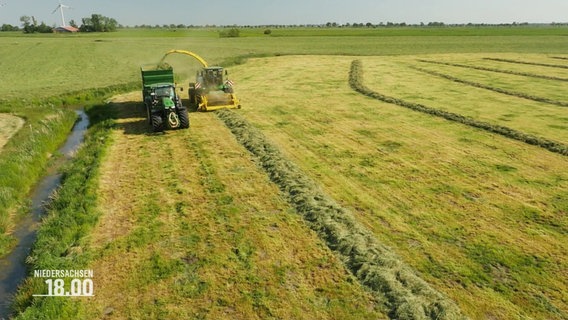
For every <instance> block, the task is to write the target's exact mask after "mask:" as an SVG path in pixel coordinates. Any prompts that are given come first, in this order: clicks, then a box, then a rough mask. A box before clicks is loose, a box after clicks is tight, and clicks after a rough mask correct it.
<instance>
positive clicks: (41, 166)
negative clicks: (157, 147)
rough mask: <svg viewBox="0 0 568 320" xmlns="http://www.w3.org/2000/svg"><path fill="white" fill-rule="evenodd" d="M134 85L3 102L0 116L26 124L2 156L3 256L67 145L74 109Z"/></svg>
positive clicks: (0, 247)
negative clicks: (59, 150)
mask: <svg viewBox="0 0 568 320" xmlns="http://www.w3.org/2000/svg"><path fill="white" fill-rule="evenodd" d="M133 86H134V84H133V83H128V84H122V85H114V86H108V87H104V88H97V89H91V90H78V91H72V92H68V93H66V94H63V95H58V96H53V97H50V98H45V99H29V100H26V99H23V100H10V101H0V114H2V113H10V114H12V115H14V116H17V117H19V118H21V119H23V120H24V121H25V125H24V126H23V127H22V128H21V129H20V130H18V131H17V132H16V133H15V134H14V135H13V136H12V138H11V139H10V140H9V141H8V142H7V144H6V145H5V146H4V148H3V149H2V152H1V153H0V256H3V255H5V254H7V253H8V252H9V251H10V248H11V247H12V246H14V245H15V244H16V243H15V240H14V238H13V237H12V236H11V235H10V233H11V232H12V229H13V227H14V225H15V224H16V223H17V221H18V215H19V214H26V213H27V212H28V210H29V208H28V206H29V205H28V203H27V201H26V197H27V196H28V194H29V193H30V191H31V190H32V188H33V186H34V185H35V184H36V183H37V182H38V180H39V179H40V177H41V176H42V175H43V174H44V173H45V172H46V170H47V168H48V167H49V163H50V161H51V160H52V159H54V158H57V157H58V156H59V155H57V154H56V150H57V148H58V147H59V146H60V145H62V144H63V143H64V142H65V139H66V138H67V135H68V134H69V132H70V130H71V129H72V128H73V124H74V122H75V121H76V120H77V115H76V114H75V112H74V111H73V110H72V106H77V105H83V104H89V103H91V104H92V103H93V101H97V100H101V101H102V100H104V97H107V96H109V95H111V94H112V93H114V92H119V91H124V90H128V89H130V88H132V87H133Z"/></svg>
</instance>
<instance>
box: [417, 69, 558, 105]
mask: <svg viewBox="0 0 568 320" xmlns="http://www.w3.org/2000/svg"><path fill="white" fill-rule="evenodd" d="M411 68H412V69H414V70H416V71H420V72H423V73H426V74H429V75H432V76H435V77H439V78H443V79H446V80H450V81H453V82H456V83H461V84H465V85H468V86H472V87H475V88H480V89H485V90H489V91H494V92H497V93H501V94H506V95H508V96H513V97H517V98H522V99H527V100H532V101H536V102H542V103H546V104H551V105H555V106H559V107H568V103H566V102H562V101H556V100H552V99H548V98H543V97H537V96H532V95H530V94H525V93H522V92H515V91H509V90H505V89H501V88H497V87H493V86H488V85H485V84H482V83H479V82H473V81H468V80H464V79H460V78H456V77H453V76H450V75H447V74H444V73H440V72H436V71H431V70H426V69H423V68H419V67H411Z"/></svg>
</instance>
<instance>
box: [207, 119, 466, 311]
mask: <svg viewBox="0 0 568 320" xmlns="http://www.w3.org/2000/svg"><path fill="white" fill-rule="evenodd" d="M217 115H218V116H219V118H220V119H221V120H223V121H224V122H225V124H226V125H227V127H229V128H230V130H231V131H232V132H233V134H234V135H235V136H236V138H237V140H238V141H239V142H240V143H241V144H243V145H244V146H245V148H247V149H248V150H249V151H250V152H251V153H252V154H253V155H254V156H255V157H256V158H257V159H258V160H259V162H260V165H261V166H262V167H263V168H264V170H265V171H266V172H267V174H268V175H269V177H270V179H271V180H272V181H273V182H274V183H276V184H277V185H278V186H279V188H280V189H281V191H282V192H283V193H284V194H285V195H286V197H287V198H288V201H289V202H290V203H291V204H292V205H293V207H294V208H295V209H296V210H297V211H298V212H299V213H300V214H301V215H302V216H303V217H304V218H305V219H306V220H307V221H308V223H309V225H310V227H311V228H312V229H313V230H314V231H316V232H317V234H318V235H319V236H320V237H321V238H322V239H324V240H325V242H326V243H327V245H328V246H329V247H330V248H331V249H332V250H333V251H334V252H336V253H337V254H338V255H339V256H340V257H341V259H342V260H343V262H344V263H345V265H346V266H347V268H348V269H349V270H350V271H351V272H352V273H353V274H354V275H355V276H356V277H357V279H358V280H359V281H360V282H361V283H362V284H363V285H365V286H366V287H367V288H369V289H370V290H371V291H372V292H373V294H374V295H375V296H376V297H377V298H378V299H379V300H380V301H382V302H383V303H384V304H385V305H386V307H387V308H388V309H389V310H390V313H389V316H390V317H391V318H393V319H465V316H463V315H462V313H461V311H460V310H459V308H458V307H457V306H456V305H455V303H454V302H453V301H451V300H449V299H448V298H446V297H444V296H443V295H442V294H440V293H439V292H437V291H436V290H434V289H433V288H432V287H430V286H429V285H428V284H427V283H426V282H425V281H424V280H422V279H421V278H420V277H418V276H417V275H416V273H415V272H414V271H413V270H412V269H411V268H410V267H408V266H407V265H406V264H405V263H404V262H403V261H401V259H400V257H398V256H397V255H396V254H395V253H394V252H393V251H392V250H391V249H390V248H388V247H386V246H384V245H382V244H380V243H378V241H377V240H376V239H375V237H374V236H373V235H372V234H371V233H370V232H369V231H367V230H366V229H365V228H364V227H362V226H361V225H360V224H359V223H358V222H357V221H356V219H355V218H354V217H353V215H352V213H351V212H349V211H347V210H346V209H345V208H342V207H341V206H340V205H338V204H337V203H336V202H335V201H334V200H333V199H331V198H330V197H329V196H327V195H326V194H325V193H324V192H323V191H322V190H321V189H320V187H319V186H318V185H317V184H316V183H315V182H314V181H313V180H311V179H310V178H308V177H307V176H306V175H305V174H304V173H303V172H302V171H301V170H300V169H299V168H298V167H297V166H296V165H295V164H293V163H292V162H290V161H289V160H287V159H285V158H284V156H283V155H282V153H281V152H280V151H279V150H278V149H277V148H275V147H274V146H273V145H272V144H271V143H270V142H269V141H268V140H267V139H266V138H265V137H264V135H263V134H262V133H261V132H260V131H259V130H258V129H256V128H254V127H253V126H252V125H250V124H249V123H248V122H247V121H246V120H245V119H244V118H242V117H241V116H239V115H237V114H236V113H234V112H231V111H229V110H221V111H219V112H217Z"/></svg>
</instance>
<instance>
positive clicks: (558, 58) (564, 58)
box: [551, 57, 568, 60]
mask: <svg viewBox="0 0 568 320" xmlns="http://www.w3.org/2000/svg"><path fill="white" fill-rule="evenodd" d="M551 58H552V59H557V60H568V57H551Z"/></svg>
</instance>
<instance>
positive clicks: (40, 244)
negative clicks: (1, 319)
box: [13, 105, 113, 319]
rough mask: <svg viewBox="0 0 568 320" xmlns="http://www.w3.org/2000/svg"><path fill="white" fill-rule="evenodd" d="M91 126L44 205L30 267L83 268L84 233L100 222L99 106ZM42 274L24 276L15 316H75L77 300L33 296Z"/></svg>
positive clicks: (103, 132) (102, 139)
mask: <svg viewBox="0 0 568 320" xmlns="http://www.w3.org/2000/svg"><path fill="white" fill-rule="evenodd" d="M86 112H87V114H88V115H89V118H90V121H91V126H90V128H89V129H88V133H87V135H86V136H85V141H84V143H83V146H82V147H81V148H80V149H79V151H78V153H77V155H76V156H75V158H74V159H73V160H72V162H71V163H70V164H69V165H68V166H67V167H66V168H65V169H64V171H63V178H62V186H61V187H60V188H59V189H58V190H57V192H56V194H55V195H54V196H53V198H52V201H51V202H50V203H49V205H48V207H47V211H48V213H47V217H46V218H45V219H44V221H43V223H42V225H41V227H40V228H39V230H38V233H37V240H36V242H35V244H34V247H33V248H32V252H31V254H30V256H29V257H28V258H27V261H26V263H27V264H28V266H29V269H30V274H33V271H34V270H79V269H85V268H86V266H87V263H88V261H89V260H90V256H89V254H88V253H86V252H84V251H83V249H84V246H85V243H86V238H85V236H86V235H88V233H89V231H90V230H91V229H92V228H93V226H94V225H95V223H96V222H97V220H98V212H96V211H95V210H93V209H94V208H95V207H96V201H97V198H96V192H95V191H96V187H97V183H96V182H97V175H98V171H99V166H100V159H101V157H102V154H104V152H105V150H106V146H107V141H108V132H109V128H110V127H111V126H112V124H113V122H112V120H111V119H109V116H110V114H109V110H108V108H105V107H104V106H103V105H97V106H92V107H88V108H86ZM43 281H44V279H42V278H33V277H28V278H26V280H25V281H24V283H23V285H21V286H20V288H19V290H18V293H17V295H16V297H15V299H14V304H13V310H14V312H15V313H16V315H17V316H16V317H15V319H72V318H75V317H76V316H77V314H78V311H79V310H78V308H79V304H78V301H77V300H74V299H69V298H59V297H55V298H54V297H47V298H46V297H32V295H33V294H43V293H45V292H44V291H45V290H46V289H45V284H44V283H43Z"/></svg>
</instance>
